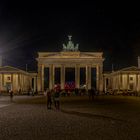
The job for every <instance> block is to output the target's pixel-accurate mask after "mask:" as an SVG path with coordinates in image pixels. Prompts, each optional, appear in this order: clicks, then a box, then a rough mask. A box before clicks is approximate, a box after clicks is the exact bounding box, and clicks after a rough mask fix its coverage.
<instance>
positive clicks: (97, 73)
mask: <svg viewBox="0 0 140 140" xmlns="http://www.w3.org/2000/svg"><path fill="white" fill-rule="evenodd" d="M96 89H97V90H99V66H98V65H97V66H96Z"/></svg>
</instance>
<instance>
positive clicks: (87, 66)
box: [86, 66, 88, 90]
mask: <svg viewBox="0 0 140 140" xmlns="http://www.w3.org/2000/svg"><path fill="white" fill-rule="evenodd" d="M86 89H87V90H88V66H86Z"/></svg>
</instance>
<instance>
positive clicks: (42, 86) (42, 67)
mask: <svg viewBox="0 0 140 140" xmlns="http://www.w3.org/2000/svg"><path fill="white" fill-rule="evenodd" d="M41 91H44V65H41Z"/></svg>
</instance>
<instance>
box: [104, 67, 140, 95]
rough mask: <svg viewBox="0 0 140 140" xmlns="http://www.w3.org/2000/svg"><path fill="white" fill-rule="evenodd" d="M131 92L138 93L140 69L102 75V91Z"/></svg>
mask: <svg viewBox="0 0 140 140" xmlns="http://www.w3.org/2000/svg"><path fill="white" fill-rule="evenodd" d="M109 89H111V90H112V91H115V90H117V91H120V90H132V91H137V92H140V68H138V67H136V66H132V67H127V68H123V69H120V70H117V71H113V72H111V73H105V74H104V90H105V91H107V90H109Z"/></svg>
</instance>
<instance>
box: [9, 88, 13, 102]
mask: <svg viewBox="0 0 140 140" xmlns="http://www.w3.org/2000/svg"><path fill="white" fill-rule="evenodd" d="M9 93H10V101H11V102H13V91H12V90H10V91H9Z"/></svg>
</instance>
